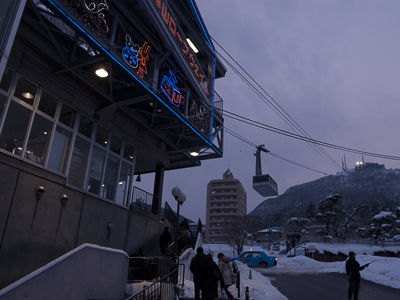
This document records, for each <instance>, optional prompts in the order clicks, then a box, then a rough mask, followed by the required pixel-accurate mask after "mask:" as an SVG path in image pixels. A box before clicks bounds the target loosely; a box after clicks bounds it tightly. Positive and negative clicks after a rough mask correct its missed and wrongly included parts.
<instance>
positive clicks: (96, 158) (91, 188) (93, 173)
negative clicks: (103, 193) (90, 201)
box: [86, 147, 106, 195]
mask: <svg viewBox="0 0 400 300" xmlns="http://www.w3.org/2000/svg"><path fill="white" fill-rule="evenodd" d="M105 156H106V152H105V151H104V150H101V149H99V148H96V147H93V150H92V157H91V159H90V164H89V174H88V181H87V183H86V190H87V191H88V192H90V193H93V194H96V195H99V193H100V184H101V175H102V174H103V168H104V158H105Z"/></svg>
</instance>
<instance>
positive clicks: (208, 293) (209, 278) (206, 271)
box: [201, 254, 222, 300]
mask: <svg viewBox="0 0 400 300" xmlns="http://www.w3.org/2000/svg"><path fill="white" fill-rule="evenodd" d="M221 279H222V274H221V271H220V270H219V268H218V266H217V264H216V263H215V262H214V260H213V257H212V256H211V254H207V255H206V257H205V258H204V261H203V265H202V268H201V294H202V297H203V300H214V298H215V297H218V281H219V280H221Z"/></svg>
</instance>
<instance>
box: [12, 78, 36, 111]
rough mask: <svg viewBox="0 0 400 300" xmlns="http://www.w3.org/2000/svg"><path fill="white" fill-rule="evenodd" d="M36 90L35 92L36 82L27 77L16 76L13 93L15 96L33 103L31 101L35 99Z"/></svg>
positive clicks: (31, 103) (30, 103)
mask: <svg viewBox="0 0 400 300" xmlns="http://www.w3.org/2000/svg"><path fill="white" fill-rule="evenodd" d="M36 92H37V86H36V84H34V83H32V82H30V81H29V80H28V79H26V78H24V77H19V78H18V83H17V87H16V89H15V93H14V96H15V97H17V98H19V99H21V100H22V101H24V102H26V103H28V104H29V105H33V101H34V100H35V96H36Z"/></svg>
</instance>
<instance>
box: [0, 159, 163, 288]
mask: <svg viewBox="0 0 400 300" xmlns="http://www.w3.org/2000/svg"><path fill="white" fill-rule="evenodd" d="M0 174H2V176H0V191H1V193H0V237H1V240H0V288H4V287H6V286H7V285H9V284H11V283H13V282H14V281H16V280H18V279H20V278H22V277H23V276H25V275H27V274H29V273H31V272H33V271H34V270H36V269H38V268H40V267H42V266H44V265H45V264H47V263H49V262H50V261H52V260H54V259H56V258H57V257H59V256H61V255H63V254H65V253H67V252H68V251H71V250H72V249H74V248H76V247H78V246H80V245H82V244H84V243H92V244H97V245H101V246H105V247H110V248H115V249H121V250H124V251H125V252H126V253H128V255H132V254H134V253H136V252H138V250H139V248H141V247H143V248H145V250H146V255H149V256H151V255H160V249H159V245H158V243H159V236H160V235H161V233H162V232H163V229H164V226H165V223H163V222H160V221H159V216H157V215H154V214H152V213H147V212H145V211H141V210H137V211H132V210H129V209H128V208H127V207H123V206H119V205H116V204H114V203H112V202H109V201H106V200H101V199H98V198H96V197H93V196H90V195H88V194H86V193H83V192H81V191H78V190H75V189H72V188H69V187H67V186H66V185H65V178H64V177H62V176H59V175H56V174H54V173H52V172H50V171H47V170H44V169H43V168H40V167H36V166H34V165H33V164H30V163H27V162H23V161H21V160H19V159H17V158H14V157H11V156H10V155H7V154H4V153H1V152H0ZM37 185H42V186H44V187H45V189H46V190H45V192H44V194H43V196H42V198H41V199H40V200H36V193H35V191H36V186H37ZM62 193H65V194H67V195H68V197H69V200H68V202H67V204H66V206H65V208H63V207H62V205H61V200H60V195H61V194H62ZM109 223H112V224H113V226H112V228H111V229H109V228H108V224H109Z"/></svg>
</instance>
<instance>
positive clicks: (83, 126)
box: [78, 115, 94, 139]
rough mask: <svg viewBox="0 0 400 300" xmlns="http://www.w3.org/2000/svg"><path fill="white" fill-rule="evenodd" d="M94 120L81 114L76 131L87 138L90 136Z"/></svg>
mask: <svg viewBox="0 0 400 300" xmlns="http://www.w3.org/2000/svg"><path fill="white" fill-rule="evenodd" d="M93 126H94V122H93V121H92V120H91V119H89V118H88V117H86V116H84V115H81V120H80V121H79V128H78V132H79V133H80V134H83V135H84V136H86V137H87V138H89V139H90V138H91V137H92V132H93Z"/></svg>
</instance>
